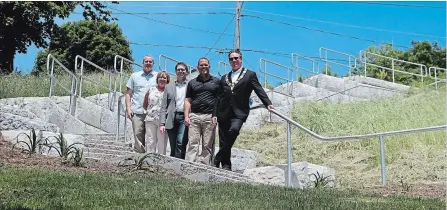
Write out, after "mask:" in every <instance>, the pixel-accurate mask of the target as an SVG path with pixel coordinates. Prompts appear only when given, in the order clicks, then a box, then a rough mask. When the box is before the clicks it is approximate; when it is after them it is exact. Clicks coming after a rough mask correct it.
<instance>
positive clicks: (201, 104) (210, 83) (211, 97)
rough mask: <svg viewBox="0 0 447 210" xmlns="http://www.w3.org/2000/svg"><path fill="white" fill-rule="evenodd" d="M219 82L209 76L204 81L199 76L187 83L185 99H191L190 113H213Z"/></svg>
mask: <svg viewBox="0 0 447 210" xmlns="http://www.w3.org/2000/svg"><path fill="white" fill-rule="evenodd" d="M219 82H220V80H219V79H218V78H217V77H214V76H211V75H210V78H209V79H208V80H206V81H204V80H202V77H201V76H200V75H199V76H197V77H196V78H194V79H192V80H191V81H189V82H188V85H187V87H186V98H191V112H192V113H201V114H211V113H213V109H214V105H215V103H216V101H217V92H218V89H219Z"/></svg>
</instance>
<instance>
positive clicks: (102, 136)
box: [80, 133, 124, 142]
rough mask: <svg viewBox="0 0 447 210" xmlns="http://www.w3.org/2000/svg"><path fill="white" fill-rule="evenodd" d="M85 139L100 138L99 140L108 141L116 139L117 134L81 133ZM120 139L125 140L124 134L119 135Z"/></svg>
mask: <svg viewBox="0 0 447 210" xmlns="http://www.w3.org/2000/svg"><path fill="white" fill-rule="evenodd" d="M80 135H81V136H83V137H84V138H85V139H98V140H108V141H116V134H113V133H107V134H80ZM118 141H121V142H124V136H123V135H119V136H118Z"/></svg>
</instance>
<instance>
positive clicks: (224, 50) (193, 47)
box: [129, 42, 345, 61]
mask: <svg viewBox="0 0 447 210" xmlns="http://www.w3.org/2000/svg"><path fill="white" fill-rule="evenodd" d="M129 44H131V45H141V46H152V47H172V48H187V49H207V50H217V51H219V54H220V53H228V52H230V50H232V49H230V48H215V47H212V48H211V47H205V46H187V45H168V44H152V43H136V42H129ZM240 51H243V52H254V53H261V54H268V55H275V56H279V57H286V58H291V53H289V54H287V53H280V52H270V51H266V50H256V49H240ZM215 57H217V56H215ZM215 57H213V59H214V58H215ZM306 57H308V58H312V59H320V58H319V57H315V56H306ZM210 60H212V59H210ZM328 60H332V61H345V60H342V59H328Z"/></svg>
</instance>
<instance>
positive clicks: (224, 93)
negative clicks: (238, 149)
mask: <svg viewBox="0 0 447 210" xmlns="http://www.w3.org/2000/svg"><path fill="white" fill-rule="evenodd" d="M228 58H229V60H230V64H231V67H232V71H230V72H229V73H228V74H225V75H223V76H222V78H221V80H220V83H219V92H218V101H217V103H216V106H215V108H214V113H213V116H217V122H218V124H219V152H218V153H217V154H216V157H215V158H214V166H216V167H219V165H220V164H222V168H223V169H226V170H230V171H231V148H232V147H233V144H234V142H235V141H236V138H237V136H238V135H239V131H240V130H241V127H242V124H243V123H245V121H246V120H247V117H248V115H249V113H250V105H249V100H250V95H251V93H252V91H253V90H254V91H255V93H256V95H258V97H259V99H260V100H261V101H262V103H263V104H264V105H265V106H266V107H267V108H268V110H269V111H270V110H272V109H274V107H273V105H272V102H271V101H270V100H269V98H268V96H267V94H266V93H265V91H264V89H263V88H262V86H261V84H260V83H259V81H258V77H257V76H256V73H255V72H253V71H251V70H248V69H246V68H244V67H242V53H241V52H240V51H239V50H232V51H231V52H230V53H229V55H228Z"/></svg>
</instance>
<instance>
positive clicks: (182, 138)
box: [166, 112, 188, 159]
mask: <svg viewBox="0 0 447 210" xmlns="http://www.w3.org/2000/svg"><path fill="white" fill-rule="evenodd" d="M184 120H185V119H184V113H183V112H176V113H175V116H174V126H173V127H172V129H166V131H167V133H168V137H169V145H170V146H171V154H170V156H171V157H176V158H180V159H185V152H186V145H187V144H188V127H186V126H185V124H184Z"/></svg>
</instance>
